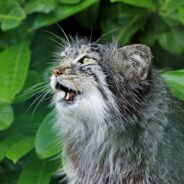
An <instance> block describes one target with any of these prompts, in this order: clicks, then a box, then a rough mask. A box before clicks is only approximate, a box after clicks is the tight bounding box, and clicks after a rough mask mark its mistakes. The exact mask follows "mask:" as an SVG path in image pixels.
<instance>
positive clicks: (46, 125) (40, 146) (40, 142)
mask: <svg viewBox="0 0 184 184" xmlns="http://www.w3.org/2000/svg"><path fill="white" fill-rule="evenodd" d="M54 123H55V118H54V114H53V113H50V114H49V115H48V116H47V117H46V118H45V119H44V121H43V122H42V124H41V125H40V127H39V129H38V131H37V134H36V141H35V148H36V152H37V154H38V155H39V156H40V157H41V158H48V157H51V156H54V155H56V154H57V153H60V152H61V140H60V137H58V132H57V129H56V128H54Z"/></svg>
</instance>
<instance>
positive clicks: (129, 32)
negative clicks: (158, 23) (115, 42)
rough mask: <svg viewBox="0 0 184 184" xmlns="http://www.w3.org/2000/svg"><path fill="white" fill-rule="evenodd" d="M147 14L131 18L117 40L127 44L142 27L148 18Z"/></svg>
mask: <svg viewBox="0 0 184 184" xmlns="http://www.w3.org/2000/svg"><path fill="white" fill-rule="evenodd" d="M149 15H150V14H149V13H146V12H145V13H144V14H137V15H136V16H134V17H133V18H132V20H131V21H130V22H129V23H128V24H127V25H126V26H125V27H124V28H123V29H122V30H121V31H120V32H119V34H118V38H119V40H121V41H122V42H123V43H125V44H126V43H128V42H129V41H130V39H131V37H132V36H133V35H134V34H135V33H136V32H137V31H138V30H139V29H140V28H142V27H143V25H144V23H145V22H146V20H147V18H148V17H149Z"/></svg>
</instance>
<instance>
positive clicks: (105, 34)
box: [92, 27, 118, 44]
mask: <svg viewBox="0 0 184 184" xmlns="http://www.w3.org/2000/svg"><path fill="white" fill-rule="evenodd" d="M116 29H118V27H117V28H114V29H112V30H110V31H108V32H107V33H104V34H103V35H101V36H100V37H99V38H98V39H97V40H96V41H95V42H92V44H96V43H97V42H99V41H100V40H101V39H102V38H103V37H105V36H107V35H108V34H110V33H112V32H114V31H115V30H116Z"/></svg>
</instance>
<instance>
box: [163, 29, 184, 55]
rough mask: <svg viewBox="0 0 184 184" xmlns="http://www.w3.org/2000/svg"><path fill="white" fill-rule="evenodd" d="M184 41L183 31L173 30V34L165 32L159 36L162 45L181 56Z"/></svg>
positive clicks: (183, 49)
mask: <svg viewBox="0 0 184 184" xmlns="http://www.w3.org/2000/svg"><path fill="white" fill-rule="evenodd" d="M183 40H184V34H183V29H172V30H171V32H165V33H162V34H161V35H160V36H159V43H160V45H161V46H162V47H163V48H164V49H165V50H167V51H169V52H171V53H173V54H181V53H182V52H183V51H184V42H183Z"/></svg>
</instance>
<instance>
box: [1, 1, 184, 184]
mask: <svg viewBox="0 0 184 184" xmlns="http://www.w3.org/2000/svg"><path fill="white" fill-rule="evenodd" d="M59 26H60V27H61V28H62V29H63V30H64V31H65V32H66V34H67V35H71V36H75V35H80V36H82V37H83V36H87V37H90V36H91V37H92V40H96V39H98V38H99V37H101V39H100V41H104V42H107V41H108V40H110V41H111V40H112V35H113V38H115V39H118V40H119V43H121V44H130V43H144V44H146V45H149V46H150V47H151V49H152V52H153V56H154V57H153V65H154V66H155V67H156V68H158V69H160V70H161V72H162V77H163V78H164V80H165V81H166V83H167V84H168V86H169V87H170V89H171V91H172V93H173V94H174V95H175V96H177V97H178V98H179V99H180V100H184V69H183V68H184V1H183V0H104V1H103V0H102V1H100V0H0V183H1V184H49V183H57V181H58V180H59V178H57V177H56V176H55V177H54V176H53V173H55V172H56V171H57V169H58V168H60V167H62V163H61V160H62V159H61V154H59V153H61V149H62V140H59V139H58V137H56V130H54V128H53V123H54V118H53V114H52V113H50V112H51V111H52V107H50V106H49V101H50V99H51V95H49V94H46V92H45V91H48V90H49V85H48V84H49V77H50V74H51V69H52V67H51V66H52V64H51V63H53V62H55V58H54V54H53V53H54V52H55V51H57V50H58V46H59V45H60V44H62V40H61V38H63V37H64V33H63V32H62V31H61V29H60V28H59ZM60 47H61V46H60Z"/></svg>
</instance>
